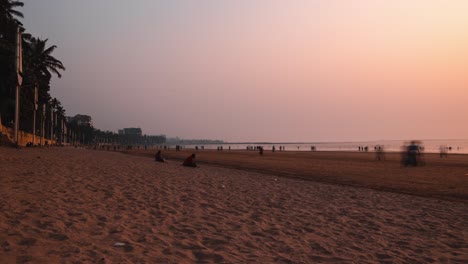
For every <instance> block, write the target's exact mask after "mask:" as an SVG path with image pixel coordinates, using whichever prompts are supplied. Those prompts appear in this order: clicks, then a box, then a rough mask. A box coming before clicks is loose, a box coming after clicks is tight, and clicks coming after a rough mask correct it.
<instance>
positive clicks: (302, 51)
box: [19, 0, 468, 142]
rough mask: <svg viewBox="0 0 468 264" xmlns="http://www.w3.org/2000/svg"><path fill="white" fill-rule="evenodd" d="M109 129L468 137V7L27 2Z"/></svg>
mask: <svg viewBox="0 0 468 264" xmlns="http://www.w3.org/2000/svg"><path fill="white" fill-rule="evenodd" d="M24 3H25V6H24V8H21V9H19V11H22V12H23V13H24V16H25V18H24V19H22V21H23V22H24V25H25V27H26V28H27V30H28V32H29V33H32V34H33V35H34V36H37V37H42V38H48V39H49V42H48V43H49V44H50V45H57V46H58V49H57V50H56V52H55V53H54V56H55V57H56V58H58V59H60V60H61V61H62V62H63V63H64V65H65V66H66V67H67V70H66V71H65V72H64V73H63V77H62V79H57V78H54V79H53V81H52V83H51V94H52V96H53V97H57V98H58V99H59V100H60V101H61V102H62V104H63V105H64V107H65V109H66V110H67V115H75V114H87V115H91V116H92V117H93V121H94V124H95V127H96V128H99V129H101V130H111V131H117V130H118V129H121V128H123V127H140V128H142V130H143V133H145V134H166V135H168V136H171V137H175V136H178V137H180V138H186V139H221V140H224V141H228V142H324V141H326V142H332V141H338V142H344V141H369V140H383V139H385V140H404V139H466V138H468V136H467V135H468V122H466V117H465V116H466V113H468V103H467V102H468V89H467V88H468V74H466V72H467V70H466V69H467V66H468V31H467V30H466V29H467V28H468V16H466V14H468V1H464V0H452V1H448V2H446V1H438V0H426V1H423V0H413V1H404V0H395V1H384V0H356V1H340V0H328V1H319V0H296V1H280V0H270V1H262V0H250V1H248V0H238V1H216V0H198V1H189V0H186V1H183V0H172V1H169V0H168V1H162V0H161V1H151V0H141V1H138V2H130V1H123V0H112V1H111V0H102V1H90V0H82V1H60V0H43V1H32V0H25V1H24Z"/></svg>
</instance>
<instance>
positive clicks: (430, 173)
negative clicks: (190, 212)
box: [124, 149, 468, 202]
mask: <svg viewBox="0 0 468 264" xmlns="http://www.w3.org/2000/svg"><path fill="white" fill-rule="evenodd" d="M155 152H156V150H147V151H145V150H131V151H124V153H127V154H132V155H140V156H146V157H149V158H153V156H154V153H155ZM162 152H163V155H164V156H166V157H169V159H170V160H174V161H181V160H183V159H184V158H186V157H187V156H188V155H190V154H191V153H197V154H198V158H197V159H198V162H199V163H200V164H209V165H215V166H218V167H225V168H232V169H241V170H245V171H253V172H261V173H265V174H270V175H276V176H282V177H290V178H296V179H304V180H312V181H318V182H325V183H332V184H340V185H346V186H355V187H364V188H371V189H374V190H380V191H389V192H398V193H406V194H414V195H419V196H425V197H435V198H440V199H446V200H458V201H464V202H468V155H465V154H453V155H449V156H448V158H440V157H439V155H438V154H424V156H423V160H424V161H425V165H424V166H421V167H404V166H402V165H401V162H400V161H401V154H400V153H385V160H384V161H377V160H376V156H375V153H374V152H304V151H300V152H295V151H287V152H278V151H276V152H274V153H273V152H271V150H270V151H265V152H264V154H263V156H260V155H259V154H258V152H256V151H238V150H236V151H228V150H224V151H221V152H220V151H216V150H203V151H194V150H188V149H187V150H182V151H178V152H176V151H175V150H173V149H172V150H167V151H164V150H163V151H162Z"/></svg>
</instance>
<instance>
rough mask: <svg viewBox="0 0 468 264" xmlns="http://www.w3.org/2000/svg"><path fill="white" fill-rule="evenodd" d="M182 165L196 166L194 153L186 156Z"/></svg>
mask: <svg viewBox="0 0 468 264" xmlns="http://www.w3.org/2000/svg"><path fill="white" fill-rule="evenodd" d="M182 165H183V166H186V167H197V164H196V163H195V153H193V154H192V155H190V156H188V158H186V159H185V161H184V163H182Z"/></svg>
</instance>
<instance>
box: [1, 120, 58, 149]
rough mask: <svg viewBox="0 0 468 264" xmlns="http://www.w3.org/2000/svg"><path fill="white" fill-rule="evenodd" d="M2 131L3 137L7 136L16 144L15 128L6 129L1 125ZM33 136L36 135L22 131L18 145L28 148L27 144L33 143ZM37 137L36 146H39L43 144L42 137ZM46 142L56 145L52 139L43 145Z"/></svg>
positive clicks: (19, 134)
mask: <svg viewBox="0 0 468 264" xmlns="http://www.w3.org/2000/svg"><path fill="white" fill-rule="evenodd" d="M0 131H1V132H2V134H3V135H6V136H7V137H8V139H9V140H10V141H11V142H15V131H14V130H13V128H9V127H6V126H4V125H2V124H1V123H0ZM33 136H34V135H33V134H31V133H27V132H24V131H21V130H20V131H18V145H20V146H26V144H28V143H29V142H33ZM35 137H36V138H35V144H36V145H39V144H40V143H41V137H40V136H38V135H36V136H35ZM46 141H47V142H48V143H49V145H50V144H55V140H50V139H44V142H43V144H45V142H46Z"/></svg>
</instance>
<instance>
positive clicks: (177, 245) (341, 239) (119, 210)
mask: <svg viewBox="0 0 468 264" xmlns="http://www.w3.org/2000/svg"><path fill="white" fill-rule="evenodd" d="M199 156H200V157H199V158H200V159H201V160H202V159H203V158H202V157H203V154H200V155H199ZM339 164H341V163H339ZM0 165H1V170H0V192H1V196H0V210H1V214H0V263H15V262H19V263H24V262H31V263H60V262H63V263H323V262H325V263H326V262H328V263H374V262H380V263H430V262H436V263H467V262H468V203H467V202H466V201H464V200H463V199H462V198H460V199H458V201H457V202H454V201H447V200H439V199H435V198H425V197H420V196H415V195H405V194H399V193H392V192H386V191H385V192H384V191H380V190H372V189H368V188H356V187H350V186H343V185H334V184H325V183H318V182H315V181H308V180H300V179H292V178H286V177H277V176H272V175H268V174H262V173H256V172H252V171H246V170H235V169H229V168H220V167H214V166H210V165H203V166H202V167H201V168H195V169H194V168H185V167H181V166H180V162H178V161H177V162H176V161H170V162H169V163H164V164H163V163H155V162H154V161H153V160H152V159H149V158H145V157H139V156H131V155H123V154H121V153H114V152H105V151H92V150H84V149H71V148H62V149H22V150H16V149H8V148H0ZM341 166H344V165H343V164H341ZM348 166H350V167H352V168H354V167H355V166H359V165H356V164H355V162H354V161H353V162H349V164H348ZM324 169H326V168H324ZM342 170H343V169H342ZM361 170H362V168H361ZM344 171H346V169H344ZM379 171H380V170H379ZM292 173H294V171H292ZM431 175H432V174H431ZM323 177H325V174H324V176H323ZM336 177H339V175H337V176H336ZM361 177H363V176H361ZM376 177H379V176H378V175H376ZM431 177H432V176H431ZM467 177H468V176H467ZM459 184H460V183H459ZM461 184H466V180H465V181H463V180H461ZM115 243H124V244H123V245H122V246H115Z"/></svg>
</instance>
